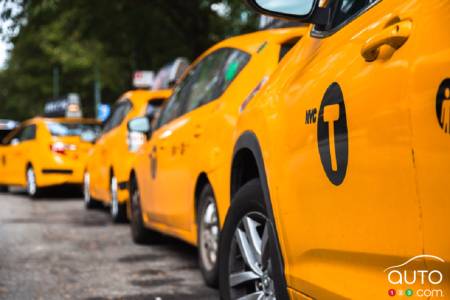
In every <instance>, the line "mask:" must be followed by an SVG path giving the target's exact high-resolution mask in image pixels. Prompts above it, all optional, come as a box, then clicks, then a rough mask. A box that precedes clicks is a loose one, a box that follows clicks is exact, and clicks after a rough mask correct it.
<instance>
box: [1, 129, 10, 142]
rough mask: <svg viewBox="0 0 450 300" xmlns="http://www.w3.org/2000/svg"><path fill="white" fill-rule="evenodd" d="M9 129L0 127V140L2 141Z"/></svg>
mask: <svg viewBox="0 0 450 300" xmlns="http://www.w3.org/2000/svg"><path fill="white" fill-rule="evenodd" d="M11 131H12V130H10V129H0V141H3V139H4V138H5V137H6V136H7V135H8V134H9V133H10V132H11Z"/></svg>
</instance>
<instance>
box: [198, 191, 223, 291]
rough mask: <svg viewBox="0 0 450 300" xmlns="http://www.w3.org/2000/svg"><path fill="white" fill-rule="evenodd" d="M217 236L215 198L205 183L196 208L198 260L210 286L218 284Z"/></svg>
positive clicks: (218, 229)
mask: <svg viewBox="0 0 450 300" xmlns="http://www.w3.org/2000/svg"><path fill="white" fill-rule="evenodd" d="M219 236H220V224H219V217H218V214H217V204H216V200H215V198H214V193H213V191H212V188H211V186H210V185H206V186H205V187H204V188H203V190H202V192H201V193H200V197H199V205H198V209H197V237H198V262H199V266H200V270H201V272H202V275H203V279H204V280H205V283H206V284H207V285H209V286H211V287H217V286H218V284H219Z"/></svg>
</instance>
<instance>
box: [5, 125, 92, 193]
mask: <svg viewBox="0 0 450 300" xmlns="http://www.w3.org/2000/svg"><path fill="white" fill-rule="evenodd" d="M99 132H100V124H99V122H98V121H96V120H91V119H81V118H41V117H37V118H34V119H31V120H28V121H25V122H23V123H22V124H21V125H20V126H19V127H18V128H17V129H16V130H14V131H13V132H11V133H10V134H9V135H7V136H6V137H5V138H4V139H3V141H2V144H1V145H0V185H6V186H9V185H17V186H24V187H26V189H27V192H28V195H29V196H31V197H37V196H39V194H40V192H41V191H42V188H44V187H49V186H55V185H62V184H76V185H80V186H81V185H82V183H83V171H84V167H85V162H86V157H87V154H88V151H89V149H90V148H91V147H92V141H93V140H94V139H95V137H96V135H97V134H98V133H99Z"/></svg>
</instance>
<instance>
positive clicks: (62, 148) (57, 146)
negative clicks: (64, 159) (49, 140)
mask: <svg viewBox="0 0 450 300" xmlns="http://www.w3.org/2000/svg"><path fill="white" fill-rule="evenodd" d="M76 149H77V147H76V146H75V145H67V144H64V143H63V142H56V143H53V144H50V150H51V151H52V152H54V153H57V154H62V155H65V154H66V152H67V150H69V151H75V150H76Z"/></svg>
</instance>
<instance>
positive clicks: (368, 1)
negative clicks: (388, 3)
mask: <svg viewBox="0 0 450 300" xmlns="http://www.w3.org/2000/svg"><path fill="white" fill-rule="evenodd" d="M376 1H378V0H337V1H336V9H335V11H334V13H333V22H332V26H331V28H329V30H332V29H334V28H337V27H339V26H341V25H342V24H344V23H346V22H347V21H349V20H350V19H352V18H353V17H355V16H356V15H357V14H358V13H360V12H361V11H362V10H364V9H365V8H367V7H368V6H370V5H372V4H373V3H374V2H376Z"/></svg>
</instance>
